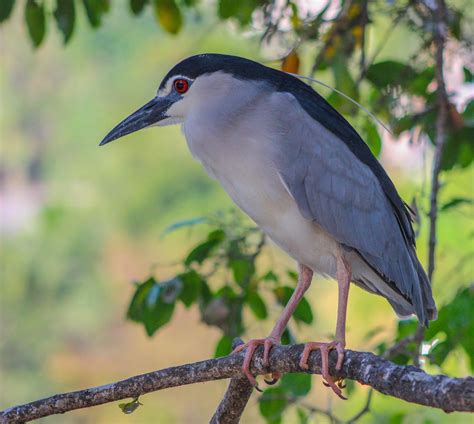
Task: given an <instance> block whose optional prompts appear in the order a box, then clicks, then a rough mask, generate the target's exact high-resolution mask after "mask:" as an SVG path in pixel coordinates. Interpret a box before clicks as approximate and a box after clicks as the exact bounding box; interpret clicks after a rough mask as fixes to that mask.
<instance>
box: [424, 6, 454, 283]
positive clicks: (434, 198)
mask: <svg viewBox="0 0 474 424" xmlns="http://www.w3.org/2000/svg"><path fill="white" fill-rule="evenodd" d="M434 14H435V32H434V44H435V48H436V53H435V56H436V66H435V71H436V72H435V74H436V83H437V86H438V88H437V90H436V93H437V101H438V114H437V117H436V147H435V153H434V159H433V171H432V174H431V194H430V212H429V218H430V236H429V251H428V278H429V279H430V281H432V278H433V273H434V270H435V265H436V258H435V253H436V222H437V219H438V192H439V189H440V182H439V174H440V172H441V163H442V159H443V151H444V145H445V142H446V126H447V123H448V105H449V99H448V93H447V92H446V85H445V82H444V57H443V56H444V45H445V42H446V32H447V27H446V19H447V16H446V5H445V3H444V0H437V1H436V10H435V12H434Z"/></svg>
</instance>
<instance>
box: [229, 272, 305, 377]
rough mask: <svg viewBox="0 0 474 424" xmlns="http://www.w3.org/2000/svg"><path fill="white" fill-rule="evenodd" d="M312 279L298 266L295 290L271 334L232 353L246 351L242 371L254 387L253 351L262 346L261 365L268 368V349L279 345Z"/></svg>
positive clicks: (241, 346)
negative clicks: (251, 370) (251, 364)
mask: <svg viewBox="0 0 474 424" xmlns="http://www.w3.org/2000/svg"><path fill="white" fill-rule="evenodd" d="M312 278H313V271H312V270H311V269H309V268H308V267H307V266H305V265H302V264H299V274H298V284H297V285H296V289H295V291H294V292H293V294H292V296H291V298H290V300H289V301H288V303H287V305H286V306H285V309H284V310H283V312H282V314H281V316H280V318H279V319H278V321H277V323H276V324H275V327H273V330H272V332H271V333H270V335H269V336H268V337H267V338H265V339H252V340H249V341H248V342H247V343H245V344H243V345H240V346H238V347H237V348H236V349H235V350H234V352H233V353H236V352H241V351H242V350H244V349H247V352H246V353H245V358H244V363H243V366H242V370H243V372H244V373H245V375H246V376H247V378H248V379H249V381H250V382H251V383H252V384H253V385H254V386H257V382H256V380H255V377H254V376H253V375H252V373H251V372H250V363H251V362H252V357H253V354H254V352H255V349H256V348H257V347H258V346H259V345H263V349H264V350H263V364H264V365H265V366H268V359H269V354H270V349H271V348H272V346H273V345H276V344H279V343H280V340H281V336H282V334H283V331H285V328H286V326H287V324H288V321H289V320H290V318H291V316H292V315H293V312H294V310H295V309H296V307H297V306H298V303H299V301H300V300H301V298H302V297H303V295H304V294H305V292H306V290H308V287H309V286H310V285H311V280H312ZM273 377H274V379H278V377H279V374H278V373H275V374H274V375H273Z"/></svg>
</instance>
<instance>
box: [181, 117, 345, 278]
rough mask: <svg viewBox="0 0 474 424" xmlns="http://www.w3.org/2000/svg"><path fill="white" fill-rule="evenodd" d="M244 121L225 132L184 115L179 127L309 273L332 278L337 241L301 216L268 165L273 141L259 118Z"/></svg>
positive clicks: (228, 188) (220, 178) (194, 150)
mask: <svg viewBox="0 0 474 424" xmlns="http://www.w3.org/2000/svg"><path fill="white" fill-rule="evenodd" d="M245 122H246V125H251V126H252V125H253V128H252V129H251V130H250V129H243V128H240V129H239V128H236V127H235V126H234V127H233V131H232V132H228V131H227V132H226V131H225V130H224V129H223V128H221V129H220V130H219V131H216V130H215V128H210V126H206V125H202V122H198V121H197V120H193V119H189V120H187V121H186V122H185V124H184V125H183V131H184V134H185V136H186V140H187V142H188V146H189V149H190V150H191V152H192V154H193V156H194V157H195V158H196V159H198V160H199V161H200V162H201V163H202V164H203V166H204V168H205V169H206V170H207V172H208V173H209V175H211V176H212V177H214V178H216V179H217V180H218V181H219V182H220V183H221V184H222V186H223V187H224V189H225V190H226V192H227V193H228V194H229V195H230V197H231V198H232V199H233V201H234V202H235V203H236V204H237V205H238V206H239V207H240V208H241V209H242V210H243V211H244V212H245V213H247V214H248V215H249V216H250V217H251V218H252V219H253V220H254V221H255V222H256V223H257V225H258V226H259V227H260V228H261V229H262V230H263V231H264V232H265V233H266V234H267V235H268V236H269V237H270V238H271V239H272V240H273V241H274V242H275V243H276V244H277V245H279V246H280V247H281V248H282V249H283V250H284V251H286V252H287V253H288V254H289V255H290V256H292V257H293V258H294V259H295V260H297V261H298V262H300V263H303V264H305V265H307V266H309V267H311V268H312V269H313V270H314V271H316V272H319V273H321V274H326V275H330V276H333V277H334V276H335V273H336V257H337V254H338V252H339V244H338V243H337V242H336V241H335V240H334V239H333V238H332V237H330V236H329V235H328V234H327V233H326V232H324V231H323V230H322V229H321V228H320V227H319V226H317V225H315V224H314V223H312V222H311V221H308V220H306V219H305V218H303V216H302V215H301V213H300V212H299V210H298V207H297V205H296V202H295V201H294V200H293V198H292V197H291V195H290V194H289V193H288V191H287V189H286V188H285V186H284V185H283V182H282V181H281V178H280V177H279V175H278V172H277V170H276V169H275V168H274V167H273V165H272V163H271V158H270V157H269V155H268V151H269V149H268V143H271V142H272V140H267V139H266V138H265V136H264V134H263V133H264V131H259V129H258V128H259V125H258V122H254V123H252V122H249V121H248V120H246V121H245ZM217 134H218V135H217ZM239 134H252V137H251V138H246V139H244V138H242V137H239ZM270 150H271V149H270Z"/></svg>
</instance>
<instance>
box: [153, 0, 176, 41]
mask: <svg viewBox="0 0 474 424" xmlns="http://www.w3.org/2000/svg"><path fill="white" fill-rule="evenodd" d="M153 5H154V10H155V18H156V21H157V22H158V23H159V24H160V25H161V26H162V27H163V29H164V30H165V31H166V32H169V33H170V34H177V33H178V32H179V30H180V29H181V27H182V26H183V17H182V16H181V11H180V10H179V7H178V5H177V4H176V2H175V1H174V0H154V3H153Z"/></svg>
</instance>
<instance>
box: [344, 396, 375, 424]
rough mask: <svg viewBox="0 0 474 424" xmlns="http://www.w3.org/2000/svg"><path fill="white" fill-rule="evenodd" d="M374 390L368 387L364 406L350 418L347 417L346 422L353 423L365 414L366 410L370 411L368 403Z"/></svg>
mask: <svg viewBox="0 0 474 424" xmlns="http://www.w3.org/2000/svg"><path fill="white" fill-rule="evenodd" d="M373 393H374V391H373V389H370V390H369V393H368V394H367V400H366V401H365V405H364V407H363V408H362V409H361V410H360V411H359V412H358V413H357V414H356V415H354V416H353V417H352V418H350V419H348V420H347V423H348V424H353V423H355V422H356V421H358V420H359V419H360V418H362V417H363V416H364V415H365V414H367V413H368V412H370V404H371V402H372V395H373Z"/></svg>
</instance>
